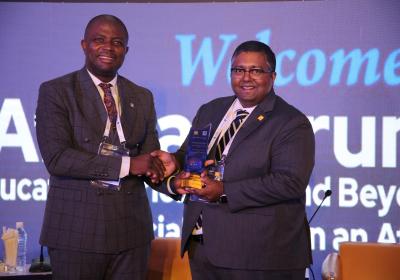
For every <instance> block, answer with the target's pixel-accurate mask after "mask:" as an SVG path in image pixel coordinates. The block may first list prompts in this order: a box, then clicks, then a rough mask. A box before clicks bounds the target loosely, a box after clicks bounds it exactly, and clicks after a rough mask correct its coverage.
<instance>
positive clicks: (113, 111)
mask: <svg viewBox="0 0 400 280" xmlns="http://www.w3.org/2000/svg"><path fill="white" fill-rule="evenodd" d="M99 86H100V87H101V88H102V90H103V92H104V105H106V109H107V114H108V118H109V119H110V122H111V128H112V129H115V124H116V122H117V116H118V112H117V106H116V104H115V100H114V97H113V96H112V93H111V87H112V85H111V84H106V83H101V84H99Z"/></svg>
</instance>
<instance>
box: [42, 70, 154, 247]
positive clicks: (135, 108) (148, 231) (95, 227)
mask: <svg viewBox="0 0 400 280" xmlns="http://www.w3.org/2000/svg"><path fill="white" fill-rule="evenodd" d="M117 86H118V92H119V95H120V103H121V112H122V113H121V122H122V126H123V131H124V135H125V138H126V141H127V142H126V146H127V147H128V148H129V149H130V152H131V155H132V156H135V155H139V154H142V153H149V152H151V151H153V150H155V149H159V147H160V146H159V142H158V135H157V131H156V114H155V109H154V104H153V97H152V94H151V92H150V91H149V90H147V89H145V88H142V87H140V86H137V85H135V84H134V83H132V82H130V81H128V80H127V79H125V78H124V77H122V76H118V80H117ZM106 120H107V112H106V110H105V108H104V105H103V101H102V100H101V97H100V95H99V93H98V90H97V88H96V86H95V85H94V83H93V81H92V79H91V78H90V76H89V74H88V72H87V70H86V69H81V70H80V71H77V72H73V73H71V74H68V75H65V76H63V77H60V78H57V79H54V80H52V81H48V82H45V83H43V84H42V85H41V86H40V90H39V99H38V105H37V111H36V130H37V139H38V143H39V148H40V151H41V154H42V157H43V160H44V163H45V165H46V168H47V170H48V172H49V173H50V189H49V193H48V197H47V203H46V210H45V214H44V221H43V226H42V232H41V236H40V243H41V244H43V245H46V246H49V247H54V248H64V249H71V250H79V251H88V252H99V253H115V252H119V251H121V250H125V249H129V248H134V247H137V246H142V245H144V244H147V243H149V242H150V241H151V240H152V239H153V226H152V215H151V210H150V206H149V203H148V199H147V195H146V191H145V185H144V182H143V179H142V178H139V177H136V176H127V177H125V178H123V179H122V189H121V191H119V192H112V191H103V190H100V189H98V188H95V187H93V186H92V185H91V184H90V181H91V180H116V179H118V177H119V172H120V167H121V159H120V158H114V157H109V156H100V155H98V154H97V152H98V147H99V144H100V142H101V141H102V138H103V133H104V129H105V125H106ZM116 139H117V140H116V142H115V143H118V137H116Z"/></svg>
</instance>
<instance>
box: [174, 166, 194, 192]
mask: <svg viewBox="0 0 400 280" xmlns="http://www.w3.org/2000/svg"><path fill="white" fill-rule="evenodd" d="M189 177H190V172H185V171H181V172H179V173H178V174H177V175H176V176H175V178H174V180H173V181H172V184H174V189H175V192H176V193H177V194H187V193H189V192H188V191H187V189H186V188H185V187H183V186H182V179H187V178H189Z"/></svg>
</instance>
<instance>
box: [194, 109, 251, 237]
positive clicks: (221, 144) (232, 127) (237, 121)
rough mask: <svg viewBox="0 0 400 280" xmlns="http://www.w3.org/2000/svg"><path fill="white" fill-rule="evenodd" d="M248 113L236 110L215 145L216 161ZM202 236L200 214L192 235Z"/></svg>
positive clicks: (201, 216)
mask: <svg viewBox="0 0 400 280" xmlns="http://www.w3.org/2000/svg"><path fill="white" fill-rule="evenodd" d="M248 114H249V112H247V111H245V110H240V109H239V110H237V111H236V118H235V119H234V120H233V121H232V123H231V125H230V126H229V128H228V129H227V130H226V132H225V133H224V135H223V136H222V137H221V139H220V140H219V142H218V144H217V151H216V154H215V159H216V160H221V158H222V153H223V152H224V150H225V147H226V145H228V143H229V141H230V140H231V139H232V137H233V136H234V135H235V133H236V132H237V131H238V130H239V128H240V125H241V124H242V122H243V120H244V119H245V118H246V117H247V115H248ZM201 234H203V215H202V213H200V216H199V217H198V218H197V221H196V224H195V225H194V228H193V231H192V235H201Z"/></svg>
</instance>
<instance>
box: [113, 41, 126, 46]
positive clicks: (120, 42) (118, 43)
mask: <svg viewBox="0 0 400 280" xmlns="http://www.w3.org/2000/svg"><path fill="white" fill-rule="evenodd" d="M113 45H114V46H118V47H123V46H124V42H122V41H121V40H114V41H113Z"/></svg>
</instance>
